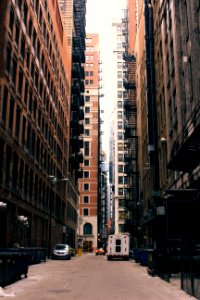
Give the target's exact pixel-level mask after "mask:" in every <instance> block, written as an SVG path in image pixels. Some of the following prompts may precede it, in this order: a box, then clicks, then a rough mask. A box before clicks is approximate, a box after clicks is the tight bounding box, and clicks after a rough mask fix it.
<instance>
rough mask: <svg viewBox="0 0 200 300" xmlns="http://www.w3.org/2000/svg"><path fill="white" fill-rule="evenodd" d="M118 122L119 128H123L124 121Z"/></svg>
mask: <svg viewBox="0 0 200 300" xmlns="http://www.w3.org/2000/svg"><path fill="white" fill-rule="evenodd" d="M117 124H118V129H122V124H123V123H122V121H118V123H117Z"/></svg>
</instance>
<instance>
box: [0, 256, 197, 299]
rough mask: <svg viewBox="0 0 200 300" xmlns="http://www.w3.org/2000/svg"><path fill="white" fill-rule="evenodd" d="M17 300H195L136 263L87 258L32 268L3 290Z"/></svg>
mask: <svg viewBox="0 0 200 300" xmlns="http://www.w3.org/2000/svg"><path fill="white" fill-rule="evenodd" d="M1 297H6V299H15V300H18V299H20V300H46V299H56V300H57V299H58V300H79V299H80V300H102V299H103V300H192V299H195V298H193V297H190V296H189V295H187V294H186V293H185V292H184V291H182V290H180V288H179V287H178V285H177V284H175V285H173V284H169V283H167V282H165V281H163V280H161V279H160V278H158V277H151V276H149V275H148V273H147V272H146V268H145V267H142V266H140V265H139V264H136V263H135V262H134V261H107V259H106V257H104V256H95V255H89V254H88V255H83V256H81V257H78V256H77V257H73V258H72V259H71V260H70V261H52V260H48V261H47V262H44V263H41V264H38V265H33V266H31V267H29V273H28V277H27V278H22V279H21V280H20V281H18V282H16V283H13V284H11V285H9V286H6V287H5V288H3V289H0V298H1Z"/></svg>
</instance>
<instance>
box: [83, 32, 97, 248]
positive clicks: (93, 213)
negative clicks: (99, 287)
mask: <svg viewBox="0 0 200 300" xmlns="http://www.w3.org/2000/svg"><path fill="white" fill-rule="evenodd" d="M83 143H84V161H83V164H82V169H83V178H82V179H80V180H79V189H80V204H79V216H80V217H79V229H78V231H79V234H78V235H79V243H80V245H81V246H83V249H86V250H92V249H93V248H95V247H97V236H98V221H97V216H98V165H99V37H98V34H95V33H91V34H89V33H87V34H86V51H85V118H84V136H83Z"/></svg>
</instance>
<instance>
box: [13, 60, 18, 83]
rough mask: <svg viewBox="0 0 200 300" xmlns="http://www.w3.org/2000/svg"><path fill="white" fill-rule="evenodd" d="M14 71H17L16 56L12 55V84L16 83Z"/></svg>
mask: <svg viewBox="0 0 200 300" xmlns="http://www.w3.org/2000/svg"><path fill="white" fill-rule="evenodd" d="M16 72H17V59H16V57H14V58H13V63H12V82H13V84H14V85H15V83H16Z"/></svg>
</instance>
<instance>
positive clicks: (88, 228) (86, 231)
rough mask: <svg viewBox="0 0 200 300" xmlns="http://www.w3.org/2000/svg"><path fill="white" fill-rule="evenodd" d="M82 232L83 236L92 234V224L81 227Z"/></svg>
mask: <svg viewBox="0 0 200 300" xmlns="http://www.w3.org/2000/svg"><path fill="white" fill-rule="evenodd" d="M87 216H88V215H87ZM83 232H84V234H92V224H90V223H86V224H85V225H84V227H83Z"/></svg>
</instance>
